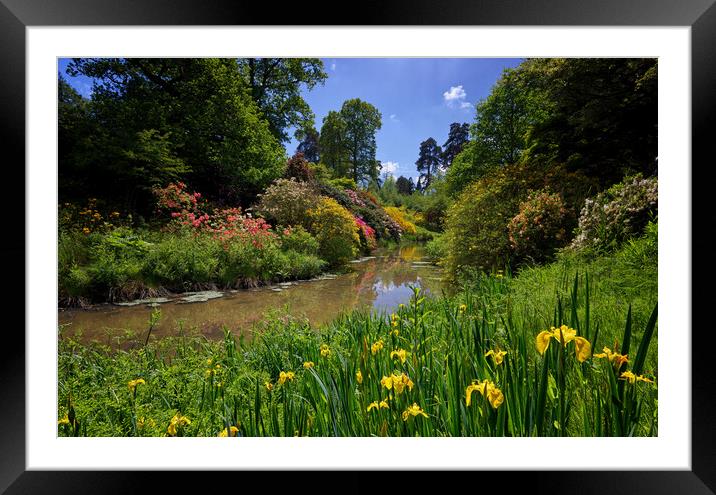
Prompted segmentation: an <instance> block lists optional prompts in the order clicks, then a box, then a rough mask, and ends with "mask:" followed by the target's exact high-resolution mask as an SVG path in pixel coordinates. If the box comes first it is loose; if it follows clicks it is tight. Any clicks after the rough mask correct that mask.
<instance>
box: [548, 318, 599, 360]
mask: <svg viewBox="0 0 716 495" xmlns="http://www.w3.org/2000/svg"><path fill="white" fill-rule="evenodd" d="M551 339H555V340H557V341H558V342H561V343H562V345H563V346H564V347H567V344H568V343H570V342H572V341H574V352H575V354H576V356H577V361H579V362H580V363H583V362H584V361H586V360H587V359H588V358H589V356H590V355H591V353H592V345H591V344H590V343H589V341H588V340H587V339H585V338H584V337H577V331H576V330H575V329H574V328H569V327H568V326H567V325H562V326H561V327H559V328H555V327H552V328H551V329H550V330H544V331H542V332H540V333H539V334H538V335H537V339H536V346H537V351H538V352H539V353H540V354H544V351H546V350H547V347H549V342H550V340H551Z"/></svg>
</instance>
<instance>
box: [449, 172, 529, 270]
mask: <svg viewBox="0 0 716 495" xmlns="http://www.w3.org/2000/svg"><path fill="white" fill-rule="evenodd" d="M519 172H521V169H520V167H519V166H516V165H507V166H505V167H503V168H501V169H499V170H497V171H495V172H494V173H492V174H489V175H486V176H485V177H483V178H481V179H480V180H478V181H477V182H474V183H472V184H470V185H469V186H467V187H466V188H465V189H464V190H463V191H462V193H461V194H460V195H459V196H458V198H457V200H456V201H455V203H453V205H452V206H451V207H450V208H449V209H448V212H447V218H446V220H445V237H446V239H445V242H446V245H447V257H446V260H445V262H446V268H447V269H448V274H449V276H451V277H453V278H454V279H457V278H459V276H460V272H462V271H464V270H465V269H469V268H477V269H479V270H484V271H490V270H491V269H498V268H503V267H504V266H505V264H507V263H508V262H509V260H510V239H509V237H508V234H507V223H508V222H509V221H510V219H511V218H512V217H514V216H515V214H516V213H517V212H518V211H519V204H520V202H521V201H522V200H523V199H524V198H525V196H526V195H527V192H528V191H529V189H530V186H532V187H534V184H535V183H536V178H535V177H534V176H531V175H529V174H521V173H519Z"/></svg>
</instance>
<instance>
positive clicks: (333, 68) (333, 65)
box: [331, 62, 336, 71]
mask: <svg viewBox="0 0 716 495" xmlns="http://www.w3.org/2000/svg"><path fill="white" fill-rule="evenodd" d="M331 70H332V71H335V70H336V63H335V62H333V63H332V64H331Z"/></svg>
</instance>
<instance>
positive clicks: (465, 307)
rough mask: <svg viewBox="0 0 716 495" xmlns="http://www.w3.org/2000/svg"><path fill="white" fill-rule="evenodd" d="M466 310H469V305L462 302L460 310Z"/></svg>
mask: <svg viewBox="0 0 716 495" xmlns="http://www.w3.org/2000/svg"><path fill="white" fill-rule="evenodd" d="M465 310H467V305H466V304H461V305H460V312H461V313H464V312H465Z"/></svg>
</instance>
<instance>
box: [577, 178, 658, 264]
mask: <svg viewBox="0 0 716 495" xmlns="http://www.w3.org/2000/svg"><path fill="white" fill-rule="evenodd" d="M658 199H659V196H658V181H657V178H656V177H649V178H643V177H641V175H637V176H634V177H630V178H627V179H625V180H624V182H621V183H619V184H615V185H614V186H612V187H611V188H609V189H608V190H606V191H604V192H601V193H599V194H598V195H597V196H596V197H594V198H593V199H587V200H586V201H585V203H584V207H583V208H582V211H581V213H580V215H579V226H578V227H577V235H576V236H575V238H574V240H573V241H572V244H571V246H570V247H572V248H573V249H584V248H587V247H589V248H592V249H597V250H609V249H614V248H616V247H619V246H620V245H621V244H622V243H623V242H624V241H625V240H626V239H629V238H630V237H634V236H638V235H640V234H641V233H642V232H643V231H644V228H645V227H646V225H647V223H648V222H649V220H651V219H652V218H654V217H655V216H656V214H657V211H658Z"/></svg>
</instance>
